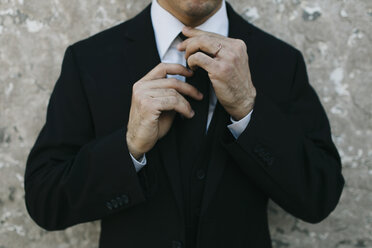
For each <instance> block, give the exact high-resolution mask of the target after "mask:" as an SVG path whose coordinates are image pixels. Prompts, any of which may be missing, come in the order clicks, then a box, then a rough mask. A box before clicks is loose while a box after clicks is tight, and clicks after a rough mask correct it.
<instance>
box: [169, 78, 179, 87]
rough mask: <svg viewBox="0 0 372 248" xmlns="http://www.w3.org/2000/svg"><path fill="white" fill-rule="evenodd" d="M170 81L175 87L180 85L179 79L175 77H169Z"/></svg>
mask: <svg viewBox="0 0 372 248" xmlns="http://www.w3.org/2000/svg"><path fill="white" fill-rule="evenodd" d="M169 83H170V84H171V86H173V87H175V86H177V85H178V80H177V79H175V78H169Z"/></svg>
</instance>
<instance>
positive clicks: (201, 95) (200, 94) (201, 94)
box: [199, 91, 204, 99]
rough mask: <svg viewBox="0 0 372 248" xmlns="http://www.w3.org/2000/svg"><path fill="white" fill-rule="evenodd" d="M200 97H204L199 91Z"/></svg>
mask: <svg viewBox="0 0 372 248" xmlns="http://www.w3.org/2000/svg"><path fill="white" fill-rule="evenodd" d="M199 96H200V97H201V98H202V99H203V97H204V95H203V93H201V92H200V91H199Z"/></svg>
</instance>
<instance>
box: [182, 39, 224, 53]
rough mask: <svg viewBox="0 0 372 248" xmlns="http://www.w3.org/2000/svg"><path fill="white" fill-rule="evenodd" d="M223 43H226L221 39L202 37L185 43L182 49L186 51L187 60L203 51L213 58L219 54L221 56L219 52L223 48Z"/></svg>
mask: <svg viewBox="0 0 372 248" xmlns="http://www.w3.org/2000/svg"><path fill="white" fill-rule="evenodd" d="M222 43H224V41H223V40H222V39H220V38H216V37H213V36H205V35H202V36H198V37H195V38H191V39H188V40H187V41H184V43H182V44H180V45H181V46H180V49H184V50H185V51H186V52H185V58H186V59H188V58H189V57H190V55H192V54H194V53H196V52H198V51H202V52H204V53H207V54H208V55H209V56H211V57H215V56H216V55H217V54H219V56H221V53H218V52H219V51H220V50H221V48H222Z"/></svg>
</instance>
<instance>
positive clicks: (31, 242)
mask: <svg viewBox="0 0 372 248" xmlns="http://www.w3.org/2000/svg"><path fill="white" fill-rule="evenodd" d="M148 2H149V0H147V1H143V0H141V1H138V0H136V1H135V0H110V1H104V0H79V1H73V0H0V248H11V247H30V248H33V247H38V248H46V247H60V248H69V247H80V248H85V247H97V240H98V234H99V225H98V223H89V224H83V225H79V226H77V227H73V228H70V229H68V230H66V231H62V232H49V233H48V232H46V231H43V230H42V229H40V228H39V227H37V226H36V225H35V224H34V223H33V222H32V220H31V219H30V218H29V216H28V215H27V213H26V210H25V206H24V192H23V186H22V185H23V174H24V169H25V160H26V156H27V154H28V152H29V149H30V148H31V146H32V144H33V142H34V141H35V138H36V135H37V134H38V132H39V130H40V128H41V126H42V124H43V123H44V120H45V112H46V106H47V103H48V99H49V96H50V93H51V90H52V87H53V85H54V83H55V81H56V79H57V76H58V74H59V71H60V65H61V60H62V56H63V53H64V50H65V48H66V47H67V45H69V44H71V43H73V42H75V41H78V40H80V39H82V38H85V37H88V36H90V35H92V34H94V33H96V32H98V31H100V30H103V29H105V28H107V27H110V26H112V25H114V24H117V23H119V22H122V21H124V20H126V19H128V18H130V17H132V16H134V15H135V14H136V13H137V12H138V11H140V10H141V9H142V8H143V7H144V6H145V5H146V4H147V3H148ZM231 3H232V4H233V6H234V7H235V9H236V10H237V11H238V12H239V13H241V14H242V15H243V16H244V17H245V18H246V19H247V20H249V21H251V22H253V23H254V24H256V25H257V26H259V27H261V28H263V29H264V30H267V31H269V32H271V33H273V34H274V35H276V36H278V37H280V38H282V39H284V40H285V41H287V42H289V43H291V44H293V45H294V46H296V47H297V48H299V49H300V50H301V51H302V52H303V54H304V56H305V58H306V62H307V65H308V70H309V76H310V79H311V82H312V84H313V86H314V87H315V88H316V90H317V92H318V94H319V96H320V98H321V100H322V102H323V104H324V106H325V108H326V110H327V113H328V116H329V118H330V122H331V125H332V129H333V135H334V137H333V138H334V141H335V143H336V145H337V147H338V148H339V151H340V153H341V155H342V159H343V172H344V175H345V178H346V186H345V190H344V192H343V195H342V199H341V202H340V204H339V206H338V208H337V209H336V211H335V212H334V213H332V215H331V216H330V217H329V218H328V219H327V220H325V221H324V222H322V223H321V224H317V225H310V224H306V223H304V222H302V221H299V220H297V219H295V218H293V217H291V216H289V215H288V214H286V213H285V212H284V211H282V210H281V209H280V208H279V207H277V206H276V205H275V204H271V205H270V213H269V214H270V223H271V232H272V237H273V244H274V247H276V248H279V247H301V248H308V247H309V248H310V247H320V248H328V247H335V248H336V247H337V248H347V247H372V97H371V95H372V87H371V83H372V82H371V81H372V80H371V78H372V61H371V60H372V1H371V0H312V1H310V0H309V1H304V0H255V1H254V0H234V1H231ZM283 59H285V58H283Z"/></svg>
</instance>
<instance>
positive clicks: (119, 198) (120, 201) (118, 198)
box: [116, 197, 123, 207]
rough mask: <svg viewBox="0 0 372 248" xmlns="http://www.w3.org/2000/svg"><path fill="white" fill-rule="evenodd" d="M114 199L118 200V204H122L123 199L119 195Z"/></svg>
mask: <svg viewBox="0 0 372 248" xmlns="http://www.w3.org/2000/svg"><path fill="white" fill-rule="evenodd" d="M116 201H117V202H118V204H119V206H120V207H121V206H123V200H122V199H121V197H116Z"/></svg>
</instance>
